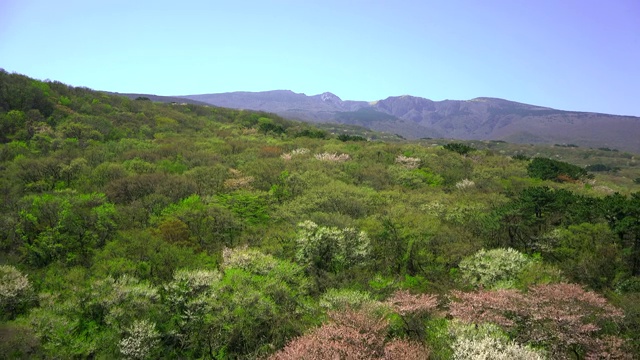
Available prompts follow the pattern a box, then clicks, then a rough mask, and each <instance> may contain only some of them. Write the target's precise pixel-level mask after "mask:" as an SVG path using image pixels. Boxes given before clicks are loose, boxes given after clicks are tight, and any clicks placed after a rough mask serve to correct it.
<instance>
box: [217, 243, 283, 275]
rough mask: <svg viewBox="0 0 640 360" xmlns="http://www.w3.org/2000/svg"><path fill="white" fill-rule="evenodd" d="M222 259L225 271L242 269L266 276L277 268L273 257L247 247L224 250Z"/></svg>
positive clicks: (276, 262)
mask: <svg viewBox="0 0 640 360" xmlns="http://www.w3.org/2000/svg"><path fill="white" fill-rule="evenodd" d="M222 257H223V265H224V268H225V269H230V268H235V269H242V270H245V271H250V272H253V273H255V274H261V275H266V274H268V273H269V272H271V270H273V269H274V268H275V267H276V266H278V260H277V259H276V258H274V257H273V256H271V255H267V254H263V253H262V252H261V251H259V250H255V249H249V248H247V247H239V248H236V249H229V248H224V249H223V250H222Z"/></svg>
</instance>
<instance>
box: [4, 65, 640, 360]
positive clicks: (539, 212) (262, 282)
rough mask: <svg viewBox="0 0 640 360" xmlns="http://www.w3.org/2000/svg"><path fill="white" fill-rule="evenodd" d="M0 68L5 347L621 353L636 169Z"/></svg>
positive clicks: (635, 271) (637, 335) (636, 339)
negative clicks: (388, 133)
mask: <svg viewBox="0 0 640 360" xmlns="http://www.w3.org/2000/svg"><path fill="white" fill-rule="evenodd" d="M332 131H333V132H335V133H333V132H331V131H328V130H322V129H319V128H317V127H313V126H311V125H309V124H304V123H299V122H294V121H288V120H285V119H283V118H280V117H278V116H276V115H273V114H268V113H261V112H253V111H238V110H230V109H224V108H217V107H206V106H198V105H177V104H162V103H155V102H152V101H149V100H148V99H145V98H139V99H137V100H132V99H128V98H126V97H120V96H115V95H109V94H105V93H100V92H96V91H93V90H90V89H87V88H76V87H71V86H67V85H65V84H62V83H59V82H41V81H37V80H33V79H30V78H28V77H26V76H22V75H17V74H9V73H7V72H5V71H0V249H1V250H0V358H9V359H11V358H30V359H38V358H59V359H67V358H100V359H114V358H128V359H129V358H130V359H147V358H149V359H154V358H167V359H187V358H207V359H214V358H215V359H226V358H235V359H253V358H271V359H333V358H350V359H351V358H359V359H425V358H428V357H429V358H432V359H451V358H455V359H474V358H477V357H478V356H480V354H484V355H485V356H486V358H492V359H542V358H549V359H564V358H566V359H602V358H610V359H631V358H637V354H638V353H640V164H638V162H637V160H636V156H635V155H633V154H629V153H623V152H619V151H617V150H615V149H609V148H601V149H583V148H577V147H575V146H572V145H566V144H564V145H558V146H555V147H534V146H528V145H512V144H507V143H504V142H476V143H469V142H467V143H460V142H451V141H443V140H440V141H434V140H421V141H415V142H404V141H396V142H384V141H375V140H371V139H367V138H366V137H365V136H366V135H365V136H361V135H358V134H357V133H354V131H355V130H354V129H346V128H340V127H335V128H332Z"/></svg>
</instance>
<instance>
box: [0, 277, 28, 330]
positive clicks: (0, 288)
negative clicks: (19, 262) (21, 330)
mask: <svg viewBox="0 0 640 360" xmlns="http://www.w3.org/2000/svg"><path fill="white" fill-rule="evenodd" d="M31 293H32V290H31V284H30V283H29V279H28V278H27V276H26V275H23V274H22V273H21V272H20V271H18V269H16V268H15V267H13V266H11V265H0V314H1V315H0V319H2V318H5V317H7V318H12V317H13V316H15V315H16V314H17V313H19V312H20V311H21V310H23V308H24V307H25V306H26V305H27V304H28V303H29V302H31Z"/></svg>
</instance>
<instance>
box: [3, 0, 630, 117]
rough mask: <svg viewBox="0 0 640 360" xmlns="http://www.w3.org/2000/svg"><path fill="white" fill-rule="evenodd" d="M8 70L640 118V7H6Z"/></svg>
mask: <svg viewBox="0 0 640 360" xmlns="http://www.w3.org/2000/svg"><path fill="white" fill-rule="evenodd" d="M0 68H4V69H5V70H6V71H9V72H17V73H21V74H25V75H28V76H31V77H35V78H38V79H51V80H58V81H62V82H64V83H66V84H69V85H74V86H86V87H89V88H92V89H96V90H107V91H117V92H137V93H150V94H158V95H187V94H202V93H217V92H229V91H263V90H276V89H289V90H293V91H295V92H300V93H306V94H307V95H315V94H319V93H322V92H325V91H330V92H333V93H335V94H336V95H338V96H340V97H341V98H342V99H344V100H368V101H373V100H379V99H383V98H386V97H388V96H393V95H404V94H409V95H415V96H421V97H425V98H429V99H432V100H444V99H456V100H467V99H471V98H474V97H480V96H489V97H500V98H505V99H509V100H514V101H519V102H524V103H529V104H535V105H542V106H549V107H553V108H558V109H563V110H579V111H595V112H604V113H613V114H623V115H636V116H640V1H639V0H530V1H525V0H501V1H494V0H469V1H457V0H451V1H445V0H442V1H427V0H425V1H417V0H416V1H406V0H394V1H391V0H389V1H383V0H378V1H374V0H369V1H366V0H324V1H318V0H256V1H242V0H235V1H231V0H226V1H216V0H209V1H204V0H202V1H197V0H181V1H179V0H173V1H164V0H157V1H145V0H0Z"/></svg>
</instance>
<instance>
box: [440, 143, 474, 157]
mask: <svg viewBox="0 0 640 360" xmlns="http://www.w3.org/2000/svg"><path fill="white" fill-rule="evenodd" d="M444 148H445V149H446V150H449V151H453V152H457V153H458V154H460V155H466V154H468V153H470V152H472V151H474V150H475V149H474V148H473V147H471V146H469V145H465V144H462V143H451V144H446V145H444Z"/></svg>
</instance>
